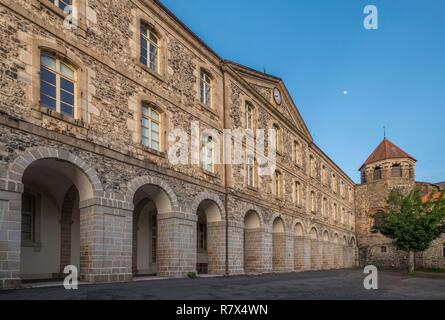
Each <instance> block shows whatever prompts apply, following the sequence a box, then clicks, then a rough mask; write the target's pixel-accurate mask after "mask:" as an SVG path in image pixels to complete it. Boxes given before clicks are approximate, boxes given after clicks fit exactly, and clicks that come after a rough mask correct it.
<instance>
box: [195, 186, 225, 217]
mask: <svg viewBox="0 0 445 320" xmlns="http://www.w3.org/2000/svg"><path fill="white" fill-rule="evenodd" d="M203 202H209V211H208V217H207V219H208V220H207V221H208V222H217V221H222V220H225V216H226V215H225V212H226V210H225V207H224V204H223V202H222V201H221V199H220V197H218V196H217V195H216V194H213V193H209V192H202V193H200V194H198V195H197V196H196V197H195V199H194V201H193V204H192V207H191V213H192V214H193V215H195V216H197V215H198V209H199V207H200V205H202V204H203ZM212 204H213V205H212Z"/></svg>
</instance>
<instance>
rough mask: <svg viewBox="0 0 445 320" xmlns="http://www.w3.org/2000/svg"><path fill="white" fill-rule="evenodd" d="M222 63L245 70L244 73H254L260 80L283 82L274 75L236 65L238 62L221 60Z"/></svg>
mask: <svg viewBox="0 0 445 320" xmlns="http://www.w3.org/2000/svg"><path fill="white" fill-rule="evenodd" d="M222 62H223V63H224V64H231V65H233V66H235V67H238V68H241V69H245V70H246V71H249V72H251V73H255V74H256V75H258V76H260V77H262V78H272V79H273V80H276V81H278V82H283V79H281V78H280V77H277V76H274V75H272V74H269V73H266V72H261V71H258V70H256V69H253V68H251V67H248V66H245V65H242V64H240V63H238V62H235V61H232V60H228V59H223V61H222Z"/></svg>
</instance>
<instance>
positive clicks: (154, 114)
mask: <svg viewBox="0 0 445 320" xmlns="http://www.w3.org/2000/svg"><path fill="white" fill-rule="evenodd" d="M161 125H162V123H161V114H160V113H159V111H158V110H157V109H156V108H154V107H153V106H152V105H150V104H148V103H145V102H144V103H142V110H141V135H142V137H141V138H142V139H141V141H142V145H144V146H145V147H147V148H150V149H152V150H155V151H158V152H161Z"/></svg>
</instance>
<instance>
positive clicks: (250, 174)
mask: <svg viewBox="0 0 445 320" xmlns="http://www.w3.org/2000/svg"><path fill="white" fill-rule="evenodd" d="M246 173H247V186H248V187H250V188H253V187H254V186H255V159H254V158H253V157H252V156H248V157H247V164H246Z"/></svg>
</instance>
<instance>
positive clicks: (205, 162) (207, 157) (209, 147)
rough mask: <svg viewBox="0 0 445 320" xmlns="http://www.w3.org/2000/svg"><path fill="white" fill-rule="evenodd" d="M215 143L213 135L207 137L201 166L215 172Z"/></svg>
mask: <svg viewBox="0 0 445 320" xmlns="http://www.w3.org/2000/svg"><path fill="white" fill-rule="evenodd" d="M214 148H215V143H214V141H213V137H211V136H208V137H206V141H205V145H204V149H203V157H202V162H201V167H202V168H203V169H204V170H205V171H207V172H213V169H214V168H213V157H214Z"/></svg>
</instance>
